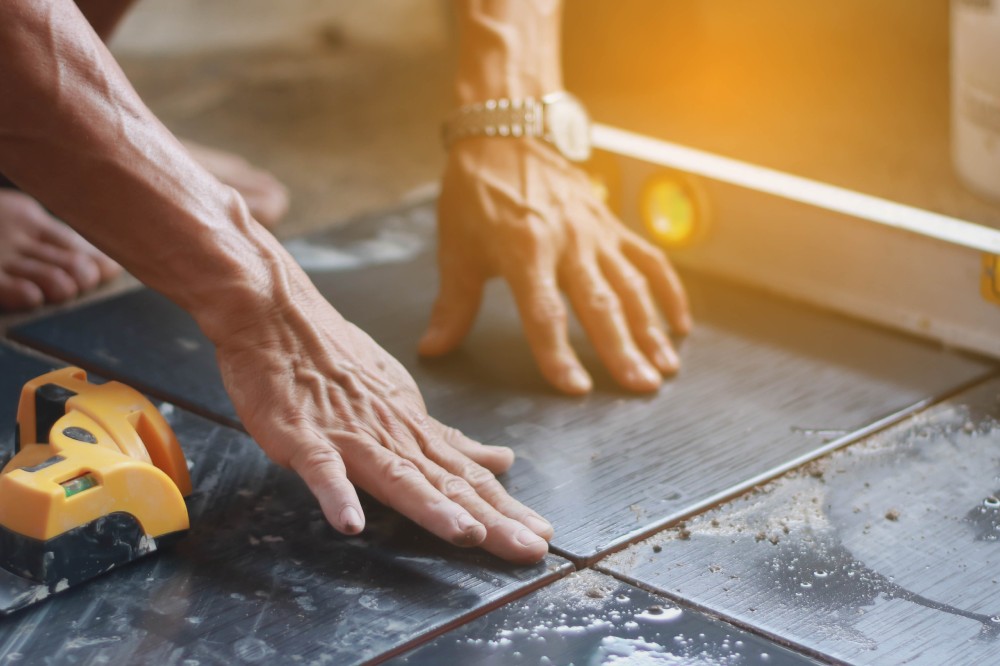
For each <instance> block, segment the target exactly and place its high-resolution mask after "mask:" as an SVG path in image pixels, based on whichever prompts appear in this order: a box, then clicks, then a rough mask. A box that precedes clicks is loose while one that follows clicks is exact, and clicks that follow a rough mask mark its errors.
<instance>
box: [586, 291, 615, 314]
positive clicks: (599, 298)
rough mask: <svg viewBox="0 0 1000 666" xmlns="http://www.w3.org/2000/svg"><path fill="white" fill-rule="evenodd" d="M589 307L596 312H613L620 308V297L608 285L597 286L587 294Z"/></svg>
mask: <svg viewBox="0 0 1000 666" xmlns="http://www.w3.org/2000/svg"><path fill="white" fill-rule="evenodd" d="M587 307H588V308H589V309H590V310H593V311H594V312H598V313H602V314H612V313H614V312H617V310H618V299H617V298H616V297H615V295H614V294H613V293H612V292H611V290H610V289H608V288H606V287H597V288H595V289H592V290H591V291H590V292H588V294H587Z"/></svg>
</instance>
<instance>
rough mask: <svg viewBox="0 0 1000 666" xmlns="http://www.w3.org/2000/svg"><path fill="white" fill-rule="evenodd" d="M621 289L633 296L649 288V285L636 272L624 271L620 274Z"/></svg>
mask: <svg viewBox="0 0 1000 666" xmlns="http://www.w3.org/2000/svg"><path fill="white" fill-rule="evenodd" d="M622 287H624V288H625V289H626V290H628V291H630V292H632V293H634V294H639V293H642V292H645V291H646V290H647V289H648V288H649V283H648V282H647V280H646V278H645V277H643V275H642V274H641V273H639V272H638V271H635V270H625V271H623V272H622Z"/></svg>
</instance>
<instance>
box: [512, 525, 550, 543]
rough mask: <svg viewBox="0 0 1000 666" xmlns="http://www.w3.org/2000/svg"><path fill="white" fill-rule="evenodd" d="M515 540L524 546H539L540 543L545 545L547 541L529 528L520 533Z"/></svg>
mask: <svg viewBox="0 0 1000 666" xmlns="http://www.w3.org/2000/svg"><path fill="white" fill-rule="evenodd" d="M515 538H516V539H517V542H518V543H519V544H521V545H522V546H537V545H538V544H540V543H545V539H543V538H542V537H540V536H538V535H537V534H535V533H534V532H532V531H531V530H529V529H527V528H525V529H523V530H521V531H519V532H518V533H517V535H516V536H515Z"/></svg>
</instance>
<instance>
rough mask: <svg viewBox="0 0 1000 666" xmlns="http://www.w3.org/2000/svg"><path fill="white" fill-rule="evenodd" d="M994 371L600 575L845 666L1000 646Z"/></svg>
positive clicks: (999, 470) (992, 654) (942, 659)
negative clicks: (980, 381)
mask: <svg viewBox="0 0 1000 666" xmlns="http://www.w3.org/2000/svg"><path fill="white" fill-rule="evenodd" d="M998 425H1000V380H991V381H989V382H986V383H984V384H981V385H980V386H977V387H975V388H972V389H970V390H969V391H967V392H964V393H962V394H961V395H958V396H955V397H954V398H952V399H950V400H948V401H947V402H945V403H942V404H941V405H939V406H937V407H935V408H933V409H930V410H928V411H927V412H925V413H922V414H920V415H917V416H915V417H913V418H911V419H908V420H907V421H905V422H903V423H901V424H899V425H897V426H894V427H893V428H891V429H889V430H887V431H884V432H882V433H879V434H877V435H875V436H873V437H871V438H869V439H867V440H865V441H863V442H860V443H858V444H854V445H852V446H850V447H848V448H847V449H844V450H842V451H840V452H837V453H835V454H833V455H831V456H830V457H828V458H825V459H823V460H821V461H817V462H815V463H813V464H812V465H811V466H809V467H806V468H805V469H803V470H800V471H797V472H795V473H792V474H789V475H787V476H784V477H782V478H781V479H779V480H777V481H775V482H773V483H771V484H769V485H767V486H765V487H764V488H762V489H761V490H759V491H757V492H753V493H750V494H748V495H746V496H744V497H742V498H740V499H737V500H734V501H733V502H731V503H729V504H726V505H724V506H721V507H719V508H718V509H716V510H713V511H710V512H708V513H705V514H702V515H700V516H698V517H697V518H695V519H693V520H690V521H688V522H687V524H686V525H685V526H684V527H678V528H673V529H670V530H667V531H665V532H663V533H661V534H659V535H656V536H655V537H653V538H651V539H649V540H647V541H644V542H642V543H639V544H636V545H634V546H632V547H631V548H629V549H627V550H624V551H622V552H620V553H617V554H615V555H614V556H612V557H610V558H608V559H607V560H605V561H604V562H602V563H601V564H600V565H599V568H600V569H602V570H604V571H607V572H610V573H613V574H615V575H618V576H622V577H624V578H625V579H626V580H630V581H633V582H636V583H637V584H639V585H642V586H645V587H649V588H652V589H656V590H660V591H662V592H664V593H666V594H668V595H669V596H671V597H672V598H681V599H684V600H687V601H689V602H691V603H693V604H695V605H697V606H698V607H700V608H703V609H708V610H709V611H710V612H712V613H718V614H720V615H722V616H723V617H726V618H729V619H731V620H732V621H734V622H736V623H737V624H739V625H741V626H749V627H752V628H754V629H755V630H757V631H761V632H765V633H767V634H770V635H777V636H781V637H782V639H783V640H787V641H791V642H793V643H795V644H797V645H799V646H802V647H804V648H807V649H810V650H813V651H816V652H819V653H822V654H824V655H826V656H827V657H829V658H832V659H836V660H843V661H845V662H849V663H852V664H903V663H906V664H934V665H936V664H945V663H948V664H985V663H995V661H996V655H997V654H998V653H1000V576H998V575H997V569H996V567H998V566H1000V541H998V537H1000V499H998V497H1000V456H998V448H997V445H998V443H1000V429H998Z"/></svg>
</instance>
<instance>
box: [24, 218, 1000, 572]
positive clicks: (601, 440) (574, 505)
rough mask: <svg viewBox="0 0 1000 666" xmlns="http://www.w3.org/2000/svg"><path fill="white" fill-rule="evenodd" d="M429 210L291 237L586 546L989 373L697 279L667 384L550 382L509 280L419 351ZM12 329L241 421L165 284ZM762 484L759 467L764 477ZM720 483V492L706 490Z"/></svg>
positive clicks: (437, 403) (681, 511) (528, 495)
mask: <svg viewBox="0 0 1000 666" xmlns="http://www.w3.org/2000/svg"><path fill="white" fill-rule="evenodd" d="M433 227H434V214H433V207H432V206H431V205H429V204H424V205H418V206H415V207H411V208H409V209H404V210H401V211H395V212H390V213H386V214H383V215H381V216H377V217H372V218H368V219H364V220H360V221H357V222H355V223H353V224H350V225H348V226H346V227H344V228H338V229H336V230H334V231H331V232H327V233H325V234H319V235H316V236H313V237H310V238H309V239H308V240H305V241H303V240H299V241H294V242H292V244H291V248H292V250H293V251H294V253H295V254H296V256H297V257H298V258H299V260H300V261H301V262H302V263H303V264H304V265H305V266H306V267H307V268H309V270H310V275H311V277H312V278H313V280H314V282H315V283H316V285H317V286H318V287H319V289H320V290H321V291H322V292H323V293H324V294H325V295H327V297H328V298H330V299H331V301H332V302H333V303H334V305H335V306H336V307H337V308H338V309H339V310H340V311H341V312H342V313H343V314H344V315H345V316H346V317H348V318H349V319H350V320H352V321H354V322H355V323H357V324H358V325H359V326H361V328H363V329H364V330H366V331H367V332H369V333H370V334H371V335H372V337H374V338H375V340H376V341H378V342H379V343H380V344H382V345H383V346H384V347H386V348H387V349H388V350H389V351H390V352H392V353H393V354H394V355H395V356H396V357H397V358H399V359H400V360H401V361H402V362H403V363H404V365H406V367H407V368H408V369H409V370H410V371H411V372H412V373H413V374H414V376H415V377H416V379H417V381H418V384H419V385H420V387H421V389H422V391H423V393H424V396H425V398H426V401H427V404H428V406H429V409H430V411H431V413H432V414H433V415H434V416H436V417H438V418H439V419H441V420H442V421H444V422H446V423H449V424H452V425H455V426H457V427H459V428H461V429H462V430H464V431H465V432H467V433H468V434H469V435H471V436H473V437H476V438H478V439H480V440H482V441H487V442H490V443H498V444H507V445H510V446H512V447H513V448H514V449H515V450H516V451H517V453H518V455H519V459H518V462H517V463H515V466H514V468H513V470H512V471H511V472H510V473H508V474H507V475H506V477H505V478H504V479H503V480H504V482H505V484H506V485H507V487H508V488H509V489H510V490H511V491H512V492H513V493H514V494H515V495H516V496H517V497H518V498H519V499H521V500H522V501H524V502H526V503H528V504H529V505H531V506H533V507H534V508H536V509H537V510H539V511H540V512H541V513H542V514H544V515H546V516H547V517H548V518H549V519H550V520H552V522H553V523H554V525H555V527H556V537H555V540H554V542H553V543H554V545H555V547H556V548H558V549H559V550H560V551H561V552H564V553H566V554H568V555H569V556H571V557H573V558H574V559H576V560H578V561H588V560H590V559H591V558H594V557H597V556H599V555H600V554H601V553H602V552H605V551H607V550H608V549H610V548H613V547H615V546H616V545H620V544H622V543H623V542H626V541H628V540H630V539H634V538H637V537H638V536H640V535H642V534H644V533H649V532H650V531H651V530H654V529H655V528H657V527H658V526H661V525H664V524H666V523H667V522H669V521H670V520H675V519H677V518H679V517H681V516H683V515H685V514H687V513H690V512H692V511H694V510H696V509H697V508H699V507H703V506H705V505H706V504H707V503H710V502H712V501H715V500H716V499H718V497H719V496H720V495H725V494H731V493H734V492H737V491H738V490H740V489H744V488H747V487H749V486H750V485H752V484H753V483H755V482H756V481H759V477H760V475H765V474H773V473H774V471H775V470H776V469H778V468H780V467H782V466H784V465H788V464H789V463H790V461H793V460H795V459H796V458H798V457H800V456H803V455H810V454H813V453H815V452H816V451H817V450H818V449H821V448H822V447H824V446H825V445H826V444H827V443H828V442H830V441H831V440H838V439H843V438H845V437H850V436H851V435H852V433H856V431H857V430H858V429H860V428H864V427H865V426H868V425H870V424H872V423H873V422H876V421H878V420H879V419H882V418H884V417H887V416H890V415H892V414H894V413H897V412H899V411H900V410H906V409H909V408H912V407H913V406H914V405H916V404H918V403H921V402H922V401H925V400H926V399H928V398H930V397H932V396H937V395H941V394H944V393H946V392H948V391H950V390H953V389H955V388H956V387H958V386H960V385H962V384H964V383H966V382H969V381H970V380H972V379H974V378H976V377H979V376H981V375H982V374H983V373H985V372H987V371H988V370H989V368H990V366H989V365H988V364H986V363H985V362H979V361H975V360H972V359H969V358H967V357H963V356H959V355H956V354H952V353H949V352H946V351H944V350H941V349H939V348H935V347H933V346H929V345H926V344H923V343H921V342H918V341H916V340H914V339H912V338H907V337H905V336H901V335H897V334H894V333H890V332H887V331H884V330H881V329H877V328H873V327H870V326H866V325H863V324H859V323H856V322H852V321H850V320H847V319H844V318H841V317H838V316H834V315H829V314H826V313H822V312H819V311H816V310H812V309H808V308H805V307H801V306H797V305H794V304H791V303H788V302H786V301H782V300H779V299H775V298H771V297H768V296H765V295H762V294H760V293H757V292H753V291H749V290H745V289H742V288H739V287H735V286H732V285H728V284H726V283H720V282H717V281H714V280H710V279H706V278H703V277H698V276H693V275H692V276H688V279H687V286H688V290H689V292H690V296H691V300H692V302H693V305H694V310H695V315H696V319H697V322H698V325H697V328H696V330H695V332H694V333H693V335H691V336H690V338H689V339H687V340H685V341H683V344H682V345H681V347H682V349H681V355H682V358H683V361H684V368H683V370H682V372H681V374H680V375H679V377H677V378H676V379H674V380H671V381H668V382H667V383H666V384H665V385H664V386H663V388H662V389H661V390H660V392H659V393H658V394H657V395H655V396H647V397H635V396H629V395H626V394H624V393H622V392H621V391H619V390H618V389H616V388H615V386H614V385H613V383H612V382H611V381H610V379H609V377H608V376H607V373H606V372H604V371H603V370H602V369H601V368H600V364H599V363H598V362H597V360H596V355H595V353H594V352H593V350H592V349H591V347H590V346H589V345H588V344H587V343H586V341H585V340H584V338H583V336H582V334H581V332H580V330H579V328H578V327H576V326H575V324H574V327H573V330H572V335H573V338H574V340H575V341H576V347H577V348H578V349H579V351H580V353H581V356H582V358H583V359H584V361H585V362H586V363H587V364H588V366H589V367H590V368H591V369H592V370H593V371H594V374H595V377H596V381H597V389H596V390H595V392H594V393H593V394H592V395H590V396H588V397H585V398H568V397H563V396H559V395H556V394H555V393H554V392H553V391H552V390H550V389H549V388H548V387H547V386H546V385H545V383H544V382H543V380H542V379H541V378H540V376H539V374H538V372H537V370H536V369H535V366H534V362H533V360H532V358H531V354H530V353H529V351H528V348H527V345H526V344H525V342H524V339H523V335H522V333H521V329H520V323H519V321H518V318H517V314H516V310H515V308H514V306H513V303H512V300H511V298H510V296H509V294H508V292H507V290H506V288H505V287H504V286H503V285H502V284H500V283H493V284H491V285H490V288H489V289H488V290H487V292H488V293H487V298H486V301H485V303H484V305H483V308H482V311H481V313H480V315H479V319H478V321H477V324H476V327H475V329H474V330H473V331H472V333H471V334H470V336H469V338H468V339H467V340H466V341H465V343H464V344H463V346H462V347H461V349H460V350H458V351H457V352H456V353H454V354H452V355H451V356H449V357H448V358H445V359H441V360H437V361H433V362H430V361H421V360H419V359H418V358H417V357H416V352H415V346H416V340H417V339H418V337H419V335H420V333H421V331H422V329H423V326H424V323H425V321H426V318H427V314H428V312H429V310H430V304H431V302H432V300H433V298H434V294H435V291H436V280H437V277H436V270H435V268H434V252H433V244H434V237H433ZM14 334H15V335H16V336H17V337H18V339H20V340H22V341H25V342H27V343H28V344H32V345H35V346H38V347H40V348H42V349H45V350H47V351H50V352H51V353H53V354H56V355H58V356H60V357H62V358H67V359H70V360H72V361H74V362H77V363H80V364H81V365H84V366H87V367H91V368H94V369H99V370H100V371H101V372H104V373H107V374H109V375H112V376H115V377H124V378H126V379H128V380H129V381H130V382H133V383H135V384H136V385H138V386H140V387H142V388H144V389H145V390H148V391H150V392H151V393H154V394H156V395H159V396H161V397H164V398H165V399H168V400H170V401H173V402H177V403H178V404H180V405H182V406H185V407H189V408H191V409H193V410H195V411H197V412H199V413H203V414H208V415H211V416H213V417H214V418H217V419H221V420H223V421H225V422H230V423H231V422H235V418H236V417H235V414H234V412H233V409H232V406H231V404H230V402H229V400H228V398H227V397H226V395H225V393H224V391H223V389H222V385H221V382H220V380H219V376H218V372H217V370H216V368H215V365H214V356H213V351H212V348H211V346H210V345H209V344H208V342H207V341H206V340H205V339H204V338H203V337H202V336H201V334H200V332H199V331H198V329H197V327H196V326H195V325H194V323H193V322H192V321H191V320H190V319H189V318H188V317H187V316H186V315H185V314H183V313H182V312H181V311H179V310H178V309H177V308H176V307H175V306H173V305H172V304H170V303H169V302H168V301H166V300H165V299H163V298H161V297H159V296H157V295H155V294H153V293H150V292H144V291H140V292H136V293H133V294H129V295H126V296H123V297H120V298H117V299H113V300H110V301H107V302H104V303H99V304H96V305H92V306H88V307H84V308H80V309H77V310H75V311H72V312H68V313H65V314H62V315H57V316H53V317H50V318H47V319H43V320H40V321H37V322H34V323H31V324H28V325H26V326H22V327H20V328H19V329H17V330H16V331H15V333H14ZM755 479H756V481H755ZM713 498H714V499H713Z"/></svg>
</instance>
